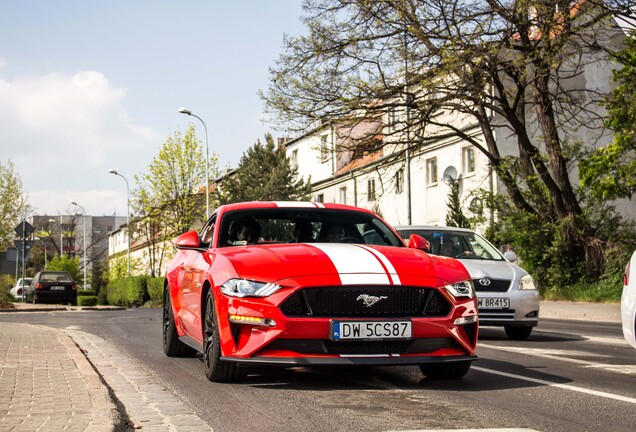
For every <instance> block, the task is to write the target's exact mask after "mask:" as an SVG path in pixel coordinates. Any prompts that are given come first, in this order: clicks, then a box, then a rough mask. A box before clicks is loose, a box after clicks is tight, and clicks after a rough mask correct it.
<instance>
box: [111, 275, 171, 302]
mask: <svg viewBox="0 0 636 432" xmlns="http://www.w3.org/2000/svg"><path fill="white" fill-rule="evenodd" d="M163 280H164V279H163V278H162V277H155V278H151V277H149V276H131V277H127V278H121V279H115V280H112V281H110V282H109V283H108V285H107V286H106V299H105V300H106V301H107V302H108V304H110V305H120V306H126V307H131V306H142V305H143V304H144V303H146V302H147V301H148V300H151V301H152V303H153V304H161V302H162V301H163ZM100 297H102V292H100ZM100 302H101V301H100Z"/></svg>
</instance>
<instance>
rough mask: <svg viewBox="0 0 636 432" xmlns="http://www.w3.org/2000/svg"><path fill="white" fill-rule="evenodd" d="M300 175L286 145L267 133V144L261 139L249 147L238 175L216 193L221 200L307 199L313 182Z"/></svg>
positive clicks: (223, 182)
mask: <svg viewBox="0 0 636 432" xmlns="http://www.w3.org/2000/svg"><path fill="white" fill-rule="evenodd" d="M297 177H298V171H297V169H296V168H294V167H292V166H291V164H290V162H289V159H287V155H286V153H285V149H284V148H283V147H276V146H275V144H274V138H273V137H272V135H271V134H267V135H265V144H262V143H261V141H260V140H258V141H257V142H256V143H255V144H254V145H253V146H252V147H251V148H249V149H248V150H247V151H246V152H245V153H244V154H243V156H242V157H241V160H240V162H239V166H238V169H237V170H236V172H235V173H234V175H230V176H227V177H226V178H224V179H223V181H222V183H221V185H220V187H219V188H217V190H215V194H216V196H217V198H218V199H219V201H220V202H221V203H231V202H240V201H286V200H289V201H293V200H307V199H309V195H310V193H311V183H310V181H307V182H305V181H303V179H302V178H301V179H298V178H297Z"/></svg>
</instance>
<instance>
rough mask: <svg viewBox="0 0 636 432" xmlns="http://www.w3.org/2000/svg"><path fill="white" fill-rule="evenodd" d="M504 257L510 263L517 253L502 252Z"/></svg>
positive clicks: (515, 258) (515, 259)
mask: <svg viewBox="0 0 636 432" xmlns="http://www.w3.org/2000/svg"><path fill="white" fill-rule="evenodd" d="M504 258H505V259H507V260H508V261H510V262H511V263H513V262H515V261H517V254H516V253H514V252H510V251H508V252H505V253H504Z"/></svg>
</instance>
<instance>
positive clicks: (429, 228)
mask: <svg viewBox="0 0 636 432" xmlns="http://www.w3.org/2000/svg"><path fill="white" fill-rule="evenodd" d="M393 228H395V230H396V231H402V230H404V231H407V230H408V231H416V230H426V231H447V232H466V233H474V232H475V231H473V230H471V229H469V228H459V227H447V226H434V225H399V226H394V227H393Z"/></svg>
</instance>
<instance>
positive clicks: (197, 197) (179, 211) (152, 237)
mask: <svg viewBox="0 0 636 432" xmlns="http://www.w3.org/2000/svg"><path fill="white" fill-rule="evenodd" d="M209 165H210V166H212V167H214V166H215V165H216V156H212V157H211V158H210V162H209ZM212 173H213V174H212V175H215V173H216V170H212ZM135 180H136V183H137V189H136V190H135V191H134V192H133V208H134V209H135V212H136V213H137V214H138V215H139V216H140V217H139V219H138V223H137V224H136V230H137V231H136V232H137V233H138V234H139V235H140V236H141V238H142V239H143V240H145V242H146V243H147V245H148V258H149V263H150V269H149V270H150V273H151V274H152V275H153V276H154V275H155V274H159V269H160V268H161V263H162V260H163V259H164V255H165V247H166V243H165V239H170V238H173V237H175V236H176V235H178V234H181V233H184V232H186V231H188V230H190V229H192V227H193V225H194V224H195V223H197V222H199V223H200V221H202V220H204V219H205V201H204V200H205V196H204V195H205V187H206V185H205V156H204V152H203V147H202V145H201V141H200V140H198V139H197V138H196V135H195V131H194V126H193V125H190V126H189V127H188V130H187V131H186V133H185V134H183V135H182V134H181V133H180V132H179V131H177V132H175V133H174V134H173V135H172V136H171V137H169V138H168V139H167V141H166V142H165V143H164V144H163V145H162V147H161V149H160V150H159V155H158V156H157V157H155V158H154V159H153V161H152V162H151V163H150V166H149V169H148V173H147V174H143V175H140V176H135ZM131 225H132V224H131Z"/></svg>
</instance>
